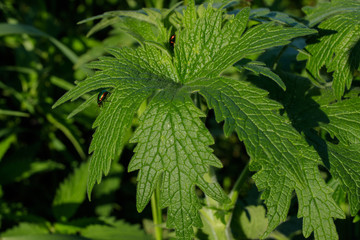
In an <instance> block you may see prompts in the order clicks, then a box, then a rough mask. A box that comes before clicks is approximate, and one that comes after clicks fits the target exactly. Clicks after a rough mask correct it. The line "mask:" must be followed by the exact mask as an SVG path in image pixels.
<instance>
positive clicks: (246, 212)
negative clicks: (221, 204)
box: [234, 205, 268, 239]
mask: <svg viewBox="0 0 360 240" xmlns="http://www.w3.org/2000/svg"><path fill="white" fill-rule="evenodd" d="M265 213H266V211H265V208H264V206H261V205H259V206H247V207H245V208H243V209H241V211H240V212H239V213H237V215H236V217H237V219H234V220H235V221H236V222H237V223H238V225H237V229H234V230H235V231H236V232H238V234H239V235H240V236H241V238H240V239H259V238H260V236H261V235H262V234H263V233H264V232H265V230H266V227H267V225H268V220H267V218H266V217H265ZM234 217H235V216H234Z"/></svg>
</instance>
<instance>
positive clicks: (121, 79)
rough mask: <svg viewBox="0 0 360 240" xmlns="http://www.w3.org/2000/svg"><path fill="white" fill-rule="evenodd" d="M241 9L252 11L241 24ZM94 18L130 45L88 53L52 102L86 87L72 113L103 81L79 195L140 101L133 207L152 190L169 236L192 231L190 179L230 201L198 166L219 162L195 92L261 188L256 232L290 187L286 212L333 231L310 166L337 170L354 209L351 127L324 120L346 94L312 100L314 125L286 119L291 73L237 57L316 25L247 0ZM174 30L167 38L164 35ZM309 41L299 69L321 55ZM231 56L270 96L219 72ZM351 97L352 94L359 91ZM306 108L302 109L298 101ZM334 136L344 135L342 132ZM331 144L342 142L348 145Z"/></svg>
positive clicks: (116, 145) (330, 206) (330, 210)
mask: <svg viewBox="0 0 360 240" xmlns="http://www.w3.org/2000/svg"><path fill="white" fill-rule="evenodd" d="M337 2H338V1H337ZM354 4H355V5H356V3H355V2H354ZM334 14H336V13H334ZM357 14H358V13H357ZM348 15H351V14H348ZM249 17H250V18H251V20H255V22H254V21H252V22H251V24H250V23H249ZM99 18H103V19H102V21H101V22H100V23H99V24H98V25H97V26H95V27H94V31H96V30H98V29H101V28H103V27H104V26H107V25H109V24H111V23H113V22H114V20H115V21H120V23H121V24H120V26H121V28H122V29H123V30H125V31H126V32H128V33H130V34H131V35H132V36H133V37H134V38H136V39H137V40H138V41H139V43H140V46H138V47H137V48H134V49H133V48H112V49H109V50H108V52H109V53H110V54H111V55H112V56H104V57H100V58H99V60H98V61H95V62H92V63H91V64H89V66H90V67H91V68H93V69H97V70H98V71H96V73H95V74H94V75H93V76H90V77H88V78H87V79H86V80H84V81H81V82H78V83H77V86H76V87H75V88H73V89H71V90H70V91H68V92H67V93H66V94H65V95H64V96H63V97H61V98H60V99H59V100H58V101H57V102H56V103H55V105H54V107H56V106H58V105H60V104H62V103H64V102H66V101H68V100H71V101H74V100H76V99H77V98H79V97H80V96H82V95H84V94H86V93H91V92H96V93H94V95H93V97H92V98H89V100H87V101H85V102H84V103H83V104H81V105H80V106H79V107H78V108H77V109H75V110H74V112H73V113H72V114H71V116H73V115H74V114H76V113H78V112H79V111H81V110H83V109H84V108H86V107H87V106H89V105H90V104H92V103H93V102H94V101H96V100H97V98H96V96H97V95H98V92H100V91H103V90H104V89H106V90H107V91H108V92H109V94H107V98H106V99H101V103H103V102H102V101H104V103H105V104H101V105H102V107H101V113H100V115H99V116H98V118H97V119H96V121H95V122H94V124H93V127H94V128H96V131H95V134H94V136H93V141H92V143H91V146H90V149H89V152H90V153H92V156H91V159H90V164H89V177H88V196H89V198H90V195H91V191H92V189H93V187H94V185H95V183H96V182H98V183H99V182H100V181H101V179H102V175H103V174H105V175H106V174H107V173H109V170H110V166H111V161H112V160H114V159H115V158H116V157H117V156H119V154H121V151H122V148H123V147H124V145H125V144H126V142H127V133H128V131H129V128H130V127H131V125H132V119H133V118H134V115H135V114H136V113H137V110H138V109H139V107H140V105H141V104H142V103H143V102H144V101H148V104H147V106H146V109H145V111H144V112H143V113H142V114H141V116H140V125H139V127H138V128H137V129H136V131H135V133H134V135H133V136H132V137H131V139H130V142H132V143H136V144H137V145H136V147H135V150H134V152H135V154H134V156H133V157H132V159H131V162H130V164H129V166H128V170H129V171H135V170H139V173H138V185H137V196H136V198H137V209H138V211H139V212H140V211H142V210H143V209H144V208H145V206H146V205H147V204H148V202H149V200H150V198H151V197H152V195H153V193H154V192H158V191H159V192H160V196H159V197H158V198H159V205H160V208H167V209H168V210H167V227H169V228H175V230H176V236H177V238H178V239H192V237H193V235H194V232H193V227H198V228H200V227H201V226H202V221H201V219H200V216H199V209H200V208H201V207H202V205H201V204H200V201H199V198H198V197H197V195H196V193H195V186H197V187H199V188H200V189H201V190H202V191H203V192H204V193H205V195H206V196H207V197H210V198H212V199H214V200H216V201H217V202H219V205H220V206H222V209H231V207H229V205H228V204H230V206H233V205H234V200H233V201H232V202H231V201H230V199H229V197H228V196H227V195H226V194H225V193H224V191H223V190H222V189H221V187H220V186H219V184H218V183H217V182H216V181H209V180H208V179H207V178H206V174H207V173H208V172H209V167H211V166H213V167H221V166H222V164H221V162H220V161H219V160H218V159H217V158H216V156H215V155H214V154H213V153H212V150H211V148H209V145H211V144H214V140H213V138H212V136H211V135H210V133H209V131H208V130H207V129H206V127H205V125H204V123H203V122H202V121H201V119H200V118H201V117H205V116H206V115H205V114H204V113H203V112H202V111H200V109H199V108H198V106H196V105H195V104H194V102H193V101H192V96H194V95H195V96H197V95H198V94H200V95H201V96H202V97H204V98H205V99H206V102H207V106H208V107H209V108H210V109H214V112H215V117H216V120H217V121H218V122H224V133H225V135H226V136H229V135H230V134H231V133H232V132H234V131H235V132H236V134H237V136H238V138H239V139H240V140H241V141H243V142H244V144H245V146H246V151H247V153H248V155H249V156H250V159H251V161H250V170H251V171H254V172H256V173H255V175H253V179H254V180H255V183H256V185H257V187H258V189H259V190H260V191H263V194H262V198H263V199H264V201H265V204H266V206H267V215H268V227H267V230H266V231H265V232H264V234H263V235H262V238H265V237H266V236H268V235H269V234H270V233H271V232H272V231H273V230H274V229H275V228H276V227H277V226H278V225H279V224H280V223H281V222H283V221H285V219H286V217H287V214H288V211H289V207H290V200H291V198H292V194H293V191H295V193H296V196H297V199H298V202H299V211H298V217H302V218H303V234H304V236H305V237H308V236H310V234H311V233H312V232H314V235H315V239H318V240H320V239H337V233H336V228H335V225H334V218H344V217H345V215H344V212H343V211H342V210H341V209H340V207H339V206H338V205H337V203H336V202H335V201H334V199H333V198H332V192H333V190H332V189H331V188H330V186H328V185H327V184H326V182H325V181H324V179H323V178H322V176H321V175H320V172H319V169H318V166H319V165H324V166H325V167H328V168H329V169H330V172H331V173H332V174H333V175H334V177H336V178H338V179H340V185H341V186H343V189H344V190H345V191H346V192H347V193H348V194H349V199H350V204H351V213H352V215H355V214H356V212H357V211H358V210H359V208H360V201H359V197H360V194H359V192H360V190H359V182H360V177H359V164H358V163H359V159H358V157H357V156H356V153H358V152H359V142H360V139H359V136H360V135H359V134H358V135H356V136H355V134H354V135H352V136H351V138H350V137H349V134H350V132H347V131H346V133H344V132H342V131H340V128H341V127H340V126H339V125H337V124H336V120H334V122H333V120H332V119H338V120H340V119H339V115H338V113H339V111H341V107H344V105H346V107H348V109H350V108H351V107H350V106H349V105H350V103H347V102H346V101H340V102H339V103H336V104H333V105H329V102H326V101H323V105H322V106H321V107H322V108H321V109H322V110H323V111H324V112H325V113H326V114H327V115H328V117H329V119H330V124H323V125H321V128H322V129H320V130H318V131H317V132H316V131H313V128H314V127H315V126H311V127H308V128H306V127H305V126H306V125H302V124H300V125H296V122H294V121H293V120H294V119H293V118H292V116H294V115H296V114H297V112H296V111H295V112H294V111H293V112H292V110H293V109H292V108H289V106H294V104H293V102H288V104H287V105H285V104H284V103H287V102H286V97H288V95H287V94H286V92H284V90H286V87H287V86H290V87H292V84H291V82H290V81H288V80H286V81H285V83H284V81H282V80H281V78H280V77H279V76H278V75H276V74H275V73H273V72H272V71H271V70H270V69H268V68H267V67H266V66H265V65H263V64H262V63H259V62H255V61H250V60H248V59H244V58H245V57H247V56H255V55H258V54H260V53H263V52H264V51H265V50H266V49H269V48H272V47H276V46H284V45H287V44H289V43H290V41H291V39H293V38H297V37H302V36H306V35H311V34H316V33H317V31H316V30H314V29H310V28H308V27H307V26H306V25H304V24H302V23H298V22H296V21H295V20H293V19H292V18H290V17H288V16H287V15H285V14H278V15H274V14H269V12H268V11H265V12H264V11H263V12H255V13H251V12H250V9H249V8H243V9H241V10H240V11H238V12H236V14H230V13H227V12H226V8H224V6H220V7H218V8H216V7H214V6H213V5H212V4H208V5H206V6H204V5H200V6H198V7H195V5H194V2H193V1H190V3H189V5H188V6H187V7H186V8H183V9H182V11H181V10H176V9H170V10H163V11H156V10H152V9H144V10H143V11H141V12H128V11H126V12H125V11H123V12H122V11H119V12H110V13H105V14H103V15H101V16H100V17H99ZM354 18H355V19H359V18H356V17H355V16H354ZM331 19H333V18H330V19H329V20H328V21H331ZM334 21H335V20H334ZM352 21H353V22H356V20H354V19H353V20H352ZM324 24H325V23H324ZM356 24H358V23H357V22H356ZM357 26H358V25H357ZM319 27H321V25H320V26H319ZM174 29H175V31H174ZM94 31H92V32H94ZM174 33H175V36H176V37H175V38H174V37H172V36H173V34H174ZM169 39H170V40H171V44H170V43H169ZM174 39H175V42H174V41H173V40H174ZM321 41H322V40H321V39H320V43H318V44H321V43H322V42H321ZM327 41H333V40H327ZM352 42H356V41H355V40H353V41H352ZM340 49H341V47H340ZM316 50H317V47H312V45H309V47H308V51H309V52H310V53H312V56H313V59H311V57H310V55H309V58H310V60H309V61H308V66H307V67H308V68H309V72H312V71H319V70H320V68H321V66H322V65H323V64H324V62H323V61H322V60H321V61H319V60H317V58H316V56H317V55H316V54H315V53H313V52H314V51H316ZM332 51H334V50H332ZM302 52H303V53H304V54H307V53H306V52H305V51H302ZM335 52H336V50H335ZM336 53H337V52H336ZM329 54H330V53H329ZM345 55H346V56H343V55H341V56H338V55H336V57H335V59H337V58H339V59H340V60H339V61H337V60H336V61H335V60H334V61H335V62H336V63H331V64H330V65H327V66H331V67H330V69H334V68H335V67H338V65H336V64H337V63H339V64H343V61H346V60H347V59H348V58H347V57H349V55H350V53H349V52H347V53H346V54H345ZM329 56H330V55H329ZM240 60H242V61H240ZM311 61H314V62H316V64H317V63H319V65H317V68H312V65H311V64H312V63H311ZM357 63H358V62H357ZM234 64H235V66H236V68H237V69H239V70H242V69H248V70H251V71H253V72H255V73H256V74H262V75H265V76H268V77H269V78H271V79H272V80H274V82H275V83H276V84H277V85H278V86H280V87H281V89H282V90H280V88H277V90H276V91H278V92H279V95H278V99H277V100H278V102H277V101H274V100H271V99H270V98H268V96H267V95H268V92H267V91H265V90H263V89H261V88H260V87H259V86H255V85H254V84H252V83H250V82H249V81H246V80H243V79H234V78H229V77H225V76H223V75H222V73H223V72H224V71H225V70H226V69H228V68H229V67H231V66H233V65H234ZM309 64H310V65H309ZM314 64H315V63H314ZM326 64H329V63H328V62H326ZM357 67H358V66H357ZM351 69H352V70H354V68H351ZM349 71H350V70H349ZM349 71H347V73H346V74H347V75H348V74H349ZM350 72H351V71H350ZM315 77H317V75H315ZM284 79H286V77H284ZM335 79H337V78H335V77H334V87H335V96H336V97H338V98H339V97H341V96H342V94H343V92H344V89H345V87H344V86H345V85H346V86H347V87H348V88H349V87H350V85H349V84H350V83H351V81H350V82H349V80H347V81H340V80H335ZM263 80H264V81H267V80H265V79H263ZM335 81H336V82H335ZM335 83H336V84H335ZM340 85H341V87H339V86H340ZM337 88H341V89H337ZM274 92H275V90H274ZM282 97H283V98H282ZM98 100H99V99H98ZM318 100H319V99H318ZM319 101H320V100H319ZM353 101H355V102H357V103H358V102H359V99H358V98H355V100H353ZM279 102H281V103H283V104H284V106H285V108H284V110H285V113H286V114H280V111H279V110H280V109H282V108H283V105H281V104H280V103H279ZM312 107H313V106H312ZM309 109H311V108H309ZM351 109H352V111H351V112H350V113H349V114H350V115H352V117H355V116H358V115H359V111H358V109H355V108H351ZM292 114H293V115H292ZM308 114H309V115H311V112H310V110H309V112H308ZM305 117H306V116H305ZM354 121H356V120H354V119H353V120H352V121H348V124H349V125H350V126H351V127H352V128H353V129H354V130H353V131H359V126H358V124H356V122H354ZM320 131H328V132H329V133H330V134H331V135H332V136H336V137H339V140H340V142H341V144H339V145H334V144H332V145H334V146H332V145H330V144H331V143H329V144H328V143H327V142H325V140H323V139H322V138H320V137H319V136H320ZM299 132H304V133H305V134H304V135H301V134H300V133H299ZM338 134H339V135H338ZM311 136H312V137H313V138H311ZM342 136H343V137H342ZM311 139H312V140H311ZM319 139H320V140H319ZM343 139H345V140H349V141H348V142H343ZM317 143H318V144H317ZM309 144H310V145H313V146H310V145H309ZM327 144H328V145H327ZM342 144H350V145H351V146H350V150H348V149H347V146H343V145H342ZM327 146H330V148H329V149H330V150H331V152H330V153H329V154H330V155H329V157H328V159H327V160H328V161H330V165H328V164H323V161H324V157H323V156H324V154H323V151H324V150H325V151H326V149H327ZM347 151H351V155H350V158H352V157H354V158H352V159H351V160H352V161H353V162H352V163H350V162H349V163H346V162H345V161H344V158H348V157H349V156H345V155H342V154H346V152H347ZM235 200H236V199H235ZM228 237H229V238H230V236H228Z"/></svg>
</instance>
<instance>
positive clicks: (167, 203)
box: [129, 89, 228, 239]
mask: <svg viewBox="0 0 360 240" xmlns="http://www.w3.org/2000/svg"><path fill="white" fill-rule="evenodd" d="M203 116H204V115H203V113H202V112H201V111H200V110H199V109H197V108H196V107H195V106H194V105H193V103H192V101H191V99H190V97H189V96H188V95H185V94H184V93H181V92H177V90H176V89H173V90H170V89H167V91H162V92H159V93H158V94H157V95H156V96H155V97H154V99H152V101H151V103H150V105H149V106H148V108H147V110H146V111H145V112H144V113H143V115H142V116H141V119H140V121H141V125H140V127H139V128H138V129H137V130H136V132H135V134H134V136H133V138H132V140H131V141H132V142H137V143H138V144H137V146H136V148H135V155H134V156H133V158H132V160H131V162H130V165H129V171H134V170H140V171H139V175H138V185H137V201H136V202H137V208H138V210H139V211H142V210H143V208H144V207H145V206H146V204H147V203H148V201H149V199H150V197H151V194H152V192H153V189H154V188H155V187H156V185H157V183H158V181H159V179H161V187H160V189H161V197H160V201H161V206H162V207H163V208H164V207H168V219H167V226H168V227H170V228H176V235H177V237H178V239H190V238H191V237H192V235H193V229H192V227H193V226H196V227H201V226H202V223H201V220H200V217H199V213H198V210H199V209H200V208H201V205H200V202H199V200H198V198H197V196H196V194H195V185H197V186H198V187H200V189H202V190H203V191H204V192H205V194H207V195H208V196H210V197H212V198H214V199H215V200H217V201H219V202H223V203H224V202H227V201H228V198H227V196H226V195H225V194H224V193H223V191H222V189H221V187H220V186H219V185H218V184H215V183H209V182H207V181H206V180H205V179H204V178H203V175H204V174H205V173H207V172H208V168H209V166H215V167H221V166H222V165H221V163H220V161H219V160H218V159H217V158H216V157H215V156H214V155H213V154H212V150H211V149H210V148H209V147H208V145H210V144H213V143H214V142H213V139H212V137H211V135H210V133H209V132H208V131H207V130H206V128H205V126H204V124H203V123H202V122H201V121H200V119H199V117H203Z"/></svg>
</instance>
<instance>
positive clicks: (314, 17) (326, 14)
mask: <svg viewBox="0 0 360 240" xmlns="http://www.w3.org/2000/svg"><path fill="white" fill-rule="evenodd" d="M359 10H360V2H359V1H357V0H346V1H344V0H332V1H331V2H327V3H320V4H319V5H318V6H317V7H316V8H312V7H304V8H303V11H304V12H305V13H306V15H307V16H306V18H305V19H306V20H308V21H309V23H308V25H309V26H310V27H314V26H315V25H317V24H319V23H321V22H322V21H324V20H326V19H327V18H331V17H332V16H335V15H341V14H344V13H348V12H356V11H359Z"/></svg>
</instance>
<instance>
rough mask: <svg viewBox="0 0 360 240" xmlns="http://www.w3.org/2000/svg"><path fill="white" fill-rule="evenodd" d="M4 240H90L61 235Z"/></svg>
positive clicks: (4, 239)
mask: <svg viewBox="0 0 360 240" xmlns="http://www.w3.org/2000/svg"><path fill="white" fill-rule="evenodd" d="M1 239H2V240H90V239H89V238H84V237H80V236H76V235H61V234H47V235H24V236H11V237H3V238H1Z"/></svg>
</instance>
